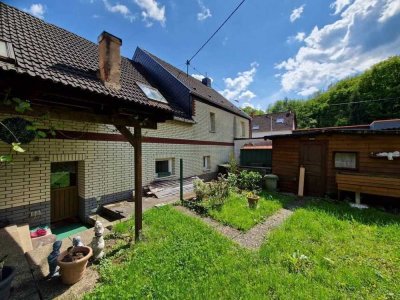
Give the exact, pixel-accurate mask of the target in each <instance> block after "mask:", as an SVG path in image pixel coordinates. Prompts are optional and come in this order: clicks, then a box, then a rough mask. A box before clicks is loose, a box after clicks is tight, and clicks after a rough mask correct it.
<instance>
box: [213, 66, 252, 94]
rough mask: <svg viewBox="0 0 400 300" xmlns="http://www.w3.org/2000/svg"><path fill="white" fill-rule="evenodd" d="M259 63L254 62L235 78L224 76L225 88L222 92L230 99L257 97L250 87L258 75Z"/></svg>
mask: <svg viewBox="0 0 400 300" xmlns="http://www.w3.org/2000/svg"><path fill="white" fill-rule="evenodd" d="M258 66H259V65H258V63H256V62H253V63H252V64H251V65H250V67H251V69H250V70H248V71H244V72H239V73H237V76H236V77H235V78H230V77H228V78H224V83H225V89H224V90H223V91H220V93H221V94H222V95H223V96H224V97H225V98H227V99H228V100H231V101H233V100H247V101H249V100H250V99H252V98H254V97H256V95H255V94H254V93H253V92H252V91H250V90H249V89H248V87H249V85H250V84H251V83H252V82H253V80H254V76H255V75H256V72H257V68H258Z"/></svg>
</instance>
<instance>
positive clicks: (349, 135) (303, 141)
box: [266, 120, 400, 201]
mask: <svg viewBox="0 0 400 300" xmlns="http://www.w3.org/2000/svg"><path fill="white" fill-rule="evenodd" d="M266 138H268V139H272V142H273V154H272V173H273V174H276V175H278V177H279V188H280V190H281V191H283V192H291V193H297V191H298V186H299V169H300V166H303V167H304V168H305V181H304V191H305V195H310V196H324V195H329V196H334V195H337V194H338V192H339V191H350V192H355V193H356V200H357V201H359V200H360V198H359V197H360V193H365V194H372V195H380V196H389V197H397V198H399V197H400V152H399V151H400V122H399V120H386V121H375V122H372V123H371V124H370V125H358V126H342V127H328V128H315V129H304V130H294V131H293V132H292V133H291V134H289V135H276V136H272V137H271V136H267V137H266Z"/></svg>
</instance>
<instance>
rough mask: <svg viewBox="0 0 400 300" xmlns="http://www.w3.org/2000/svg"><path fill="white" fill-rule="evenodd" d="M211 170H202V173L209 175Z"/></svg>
mask: <svg viewBox="0 0 400 300" xmlns="http://www.w3.org/2000/svg"><path fill="white" fill-rule="evenodd" d="M210 172H211V169H203V173H210Z"/></svg>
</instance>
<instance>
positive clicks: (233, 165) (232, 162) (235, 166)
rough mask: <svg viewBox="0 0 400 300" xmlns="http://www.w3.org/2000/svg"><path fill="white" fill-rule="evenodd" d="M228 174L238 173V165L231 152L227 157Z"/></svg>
mask: <svg viewBox="0 0 400 300" xmlns="http://www.w3.org/2000/svg"><path fill="white" fill-rule="evenodd" d="M229 172H231V173H234V174H236V173H238V172H239V163H238V161H237V160H236V158H235V153H234V152H233V151H232V152H231V154H230V155H229Z"/></svg>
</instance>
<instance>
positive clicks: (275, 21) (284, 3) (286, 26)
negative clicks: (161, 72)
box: [5, 0, 400, 110]
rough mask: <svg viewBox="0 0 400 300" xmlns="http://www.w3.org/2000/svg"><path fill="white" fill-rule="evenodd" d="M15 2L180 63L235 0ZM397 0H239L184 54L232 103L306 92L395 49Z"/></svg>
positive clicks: (398, 43)
mask: <svg viewBox="0 0 400 300" xmlns="http://www.w3.org/2000/svg"><path fill="white" fill-rule="evenodd" d="M5 2H6V3H8V4H10V5H13V6H15V7H17V8H20V9H22V10H25V11H26V12H28V13H30V14H32V15H34V16H37V17H39V18H41V19H43V20H44V21H46V22H49V23H52V24H54V25H57V26H59V27H62V28H65V29H67V30H69V31H71V32H74V33H75V34H78V35H80V36H82V37H84V38H86V39H88V40H90V41H93V42H97V37H98V36H99V34H100V33H101V32H102V31H103V30H105V31H108V32H110V33H112V34H114V35H116V36H118V37H119V38H121V39H122V41H123V44H122V49H121V51H122V55H124V56H126V57H129V58H132V56H133V54H134V51H135V49H136V47H137V46H139V47H141V48H143V49H146V50H148V51H150V52H151V53H153V54H155V55H156V56H158V57H160V58H162V59H164V60H166V61H167V62H169V63H171V64H173V65H174V66H176V67H178V68H180V69H183V70H186V65H185V62H186V60H187V59H189V58H190V57H192V55H193V54H195V52H196V51H197V50H198V49H199V48H200V46H201V45H202V44H203V43H204V42H205V41H206V40H207V39H208V37H209V36H210V35H211V34H212V33H213V32H214V31H215V30H216V29H217V28H218V26H219V25H220V24H221V23H222V22H223V21H224V20H225V18H226V17H227V16H228V15H229V14H230V13H231V12H232V11H233V9H234V8H235V7H236V6H237V5H238V4H239V3H240V0H118V1H117V0H69V1H54V0H34V1H31V0H13V1H5ZM399 29H400V0H246V1H245V2H244V4H243V5H242V6H241V7H240V8H239V10H238V11H237V12H236V13H235V14H234V16H233V17H232V18H231V19H230V20H229V21H228V22H227V23H226V25H225V26H224V27H223V28H222V29H221V30H220V31H219V32H218V33H217V34H216V35H215V37H214V38H213V39H212V40H211V42H210V43H209V44H208V45H207V46H206V47H205V48H204V49H203V50H202V51H201V52H200V53H199V54H198V55H197V56H196V57H195V58H194V59H193V60H192V62H191V66H190V69H189V73H190V74H191V75H193V76H195V77H196V78H199V79H201V78H202V77H203V76H204V75H207V76H208V77H210V78H211V79H212V86H213V88H214V89H216V90H217V91H219V92H220V93H221V94H223V95H224V96H225V97H226V98H227V99H229V100H230V101H232V103H234V104H235V105H237V106H240V107H244V106H251V107H254V108H258V109H263V110H265V109H266V108H267V107H268V105H269V104H271V103H273V102H274V101H276V100H279V99H283V98H285V97H288V98H296V99H307V98H309V97H311V96H312V95H313V94H314V93H315V92H317V91H319V90H326V89H327V87H328V86H329V85H330V84H332V83H335V82H337V81H338V80H341V79H343V78H346V77H349V76H354V75H356V74H359V73H360V72H363V71H364V70H366V69H368V68H369V67H371V66H372V65H373V64H375V63H377V62H379V61H381V60H384V59H386V58H388V57H390V56H393V55H399V54H400V30H399Z"/></svg>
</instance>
